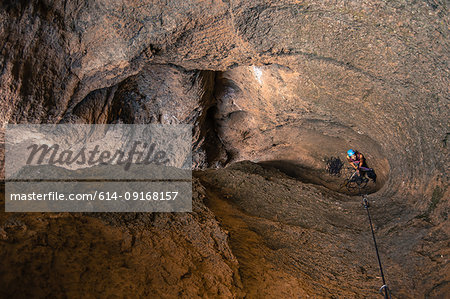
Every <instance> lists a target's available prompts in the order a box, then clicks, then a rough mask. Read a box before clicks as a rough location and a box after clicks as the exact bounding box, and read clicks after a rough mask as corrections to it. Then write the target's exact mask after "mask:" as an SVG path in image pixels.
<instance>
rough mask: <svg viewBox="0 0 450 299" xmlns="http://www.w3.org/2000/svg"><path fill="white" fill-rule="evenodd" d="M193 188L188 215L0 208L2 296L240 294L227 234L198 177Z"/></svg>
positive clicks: (234, 262)
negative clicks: (5, 210)
mask: <svg viewBox="0 0 450 299" xmlns="http://www.w3.org/2000/svg"><path fill="white" fill-rule="evenodd" d="M193 190H194V194H193V212H192V213H190V214H189V213H178V214H176V213H174V214H170V213H154V214H152V213H146V214H144V213H111V214H107V213H105V214H101V213H93V214H84V215H83V214H78V213H75V214H69V213H58V214H42V213H33V214H19V213H16V214H15V215H13V216H10V215H8V214H5V213H2V214H1V220H0V221H1V229H0V233H1V235H0V238H1V241H0V244H1V245H0V247H1V249H2V250H1V252H2V258H3V261H4V262H3V265H2V268H1V270H0V281H1V282H2V286H3V287H2V289H1V291H0V295H1V296H2V297H11V296H13V297H30V296H32V297H65V296H69V297H70V296H77V297H78V296H88V297H89V296H95V297H110V296H125V297H165V298H169V297H171V298H173V297H177V296H181V297H185V298H192V297H196V296H198V297H222V298H228V297H231V296H232V294H239V293H240V291H239V285H240V281H239V275H238V273H237V265H238V263H237V260H236V258H235V257H234V255H233V254H232V252H231V250H230V248H229V245H228V241H227V239H228V236H227V234H226V232H224V230H223V229H221V228H220V227H219V225H218V222H217V221H216V220H215V219H214V214H212V212H211V211H210V210H209V209H208V208H206V207H205V205H204V204H203V199H204V197H205V190H204V188H203V187H202V186H201V185H200V184H198V182H195V183H194V186H193ZM2 202H3V199H2ZM17 252H22V254H17ZM61 280H63V281H64V282H61ZM18 281H20V283H17V282H18ZM23 286H26V288H24V287H23Z"/></svg>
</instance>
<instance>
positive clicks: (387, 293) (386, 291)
mask: <svg viewBox="0 0 450 299" xmlns="http://www.w3.org/2000/svg"><path fill="white" fill-rule="evenodd" d="M360 192H361V190H360ZM362 198H363V205H364V208H365V209H366V211H367V217H368V218H369V224H370V230H371V231H372V237H373V244H374V245H375V251H376V253H377V259H378V266H379V267H380V272H381V279H382V280H383V286H382V287H381V288H380V293H381V294H383V291H384V298H385V299H391V294H390V291H389V288H388V286H387V284H386V281H385V279H384V273H383V266H382V265H381V259H380V254H379V253H378V246H377V240H376V239H375V233H374V231H373V225H372V218H371V217H370V212H369V201H368V200H367V195H362Z"/></svg>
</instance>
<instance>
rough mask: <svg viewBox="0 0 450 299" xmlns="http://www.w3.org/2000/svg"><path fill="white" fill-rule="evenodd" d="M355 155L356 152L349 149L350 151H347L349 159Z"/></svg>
mask: <svg viewBox="0 0 450 299" xmlns="http://www.w3.org/2000/svg"><path fill="white" fill-rule="evenodd" d="M354 154H355V151H354V150H352V149H349V150H348V151H347V155H348V156H349V157H351V156H353V155H354Z"/></svg>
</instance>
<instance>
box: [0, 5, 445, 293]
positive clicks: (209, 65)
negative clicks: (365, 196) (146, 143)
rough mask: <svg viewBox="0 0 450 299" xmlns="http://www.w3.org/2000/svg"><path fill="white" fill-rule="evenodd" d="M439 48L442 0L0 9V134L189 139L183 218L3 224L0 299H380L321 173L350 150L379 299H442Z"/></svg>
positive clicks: (353, 203)
mask: <svg viewBox="0 0 450 299" xmlns="http://www.w3.org/2000/svg"><path fill="white" fill-rule="evenodd" d="M448 33H449V17H448V7H447V3H446V2H445V1H422V2H419V1H412V2H411V1H410V2H403V1H394V2H392V1H390V2H386V1H376V0H371V1H333V2H327V1H326V2H320V1H312V2H308V1H304V2H302V1H269V2H267V1H213V2H203V1H161V2H160V1H103V0H98V1H96V0H92V1H89V0H87V1H70V0H69V1H48V0H34V1H3V2H1V3H0V41H1V43H0V46H1V48H0V69H1V72H0V98H1V101H0V107H1V110H0V120H1V122H2V130H4V128H5V126H6V124H8V123H87V124H106V123H128V124H150V123H163V124H178V123H187V124H192V125H194V132H193V140H192V145H193V146H192V148H193V169H194V170H195V172H194V177H195V179H194V184H193V189H194V193H193V206H194V211H193V212H192V213H188V214H156V213H155V214H139V213H137V214H101V215H100V214H95V215H94V214H82V215H81V214H76V215H75V214H64V213H62V214H45V213H34V214H27V213H21V214H19V213H5V212H1V213H0V247H1V251H0V252H1V255H2V261H3V262H2V267H1V268H0V282H1V285H2V288H1V290H0V294H2V296H14V297H28V296H30V295H32V294H33V295H35V296H38V297H47V296H58V297H80V296H88V297H89V296H90V297H97V296H100V297H102V296H105V297H106V296H109V295H117V296H130V297H131V296H133V297H134V296H140V297H152V296H157V297H168V298H169V297H176V296H180V297H186V298H187V297H189V298H191V297H212V298H214V297H224V298H229V297H238V298H241V297H247V298H261V297H282V298H288V297H292V296H297V297H301V298H306V297H307V296H311V297H315V298H317V297H326V298H333V297H334V298H352V297H354V298H363V297H364V298H367V297H374V298H375V297H376V296H377V294H376V292H377V289H378V288H379V287H380V286H381V284H380V283H381V282H380V278H379V277H378V276H379V274H378V269H377V264H376V263H377V261H376V258H375V256H374V249H373V244H372V243H371V236H370V235H369V234H370V231H369V227H368V223H367V219H366V214H365V211H364V209H363V208H362V207H361V204H360V197H357V196H350V195H348V194H344V193H343V192H339V191H340V190H339V186H340V184H341V182H342V178H336V177H331V176H330V175H329V174H327V173H326V172H325V160H326V159H327V158H328V157H333V156H334V157H340V158H341V159H343V160H344V159H345V152H346V151H347V149H349V148H355V149H357V150H359V151H361V152H363V153H364V154H365V155H366V158H367V161H368V163H369V165H370V167H372V168H374V169H375V170H376V172H377V175H378V179H377V182H376V184H373V183H370V185H369V189H368V190H367V191H368V192H370V193H371V194H370V195H369V199H370V202H371V208H372V212H373V221H374V225H375V231H376V234H377V237H378V238H379V246H380V250H381V255H382V257H383V262H384V266H385V272H386V276H387V279H388V284H389V286H390V288H391V291H392V294H393V295H394V296H395V297H398V298H445V297H446V296H448V294H450V284H449V280H450V267H449V262H448V260H449V255H450V246H449V232H450V226H449V221H448V211H449V201H448V198H449V191H448V188H447V186H448V173H447V171H448V168H449V160H448V138H449V137H448V136H449V122H448V119H449V113H448V112H449V89H448V88H449V86H450V85H449V75H448V74H449V68H448V62H449V53H450V52H449V45H448V42H449V34H448ZM2 132H3V131H2ZM2 135H3V133H2ZM2 143H3V137H2ZM1 156H2V160H3V150H2V153H1ZM2 169H4V164H3V163H2ZM2 175H3V174H2ZM2 197H4V196H2ZM3 202H4V200H3ZM60 277H63V278H64V279H62V280H61V279H60ZM111 279H112V280H113V281H114V283H107V281H108V280H111ZM24 286H26V287H24Z"/></svg>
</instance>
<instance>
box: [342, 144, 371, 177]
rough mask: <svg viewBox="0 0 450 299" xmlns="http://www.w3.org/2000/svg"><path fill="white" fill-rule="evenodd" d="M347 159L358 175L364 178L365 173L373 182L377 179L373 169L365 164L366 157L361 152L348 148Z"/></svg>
mask: <svg viewBox="0 0 450 299" xmlns="http://www.w3.org/2000/svg"><path fill="white" fill-rule="evenodd" d="M347 161H348V162H349V163H350V165H351V166H352V167H353V168H355V169H356V171H357V174H358V175H359V176H360V177H362V178H364V177H365V176H366V175H367V176H368V177H369V178H370V179H372V181H373V182H374V183H375V182H376V181H377V175H376V174H375V171H374V170H373V169H372V168H369V167H368V166H367V162H366V159H365V158H364V155H363V154H362V153H360V152H358V151H354V150H352V149H349V150H348V151H347ZM366 180H367V179H366Z"/></svg>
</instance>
